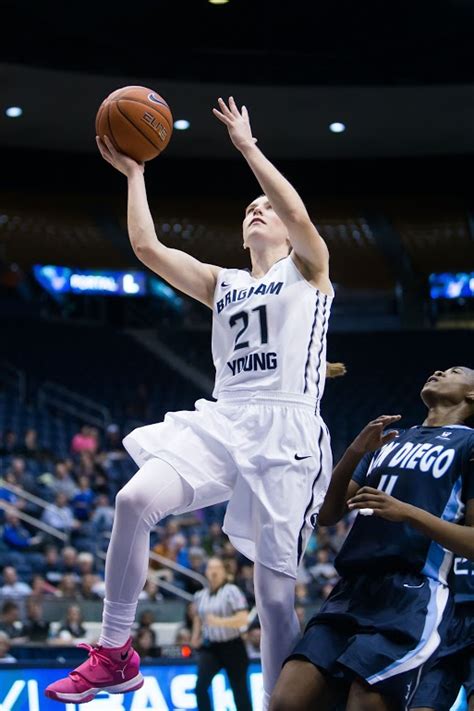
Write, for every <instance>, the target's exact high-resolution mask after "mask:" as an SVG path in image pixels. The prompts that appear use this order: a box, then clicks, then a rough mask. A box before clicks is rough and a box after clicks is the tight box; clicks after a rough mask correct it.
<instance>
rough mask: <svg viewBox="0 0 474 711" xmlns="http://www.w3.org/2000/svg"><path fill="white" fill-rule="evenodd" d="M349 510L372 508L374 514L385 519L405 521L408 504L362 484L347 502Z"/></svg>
mask: <svg viewBox="0 0 474 711" xmlns="http://www.w3.org/2000/svg"><path fill="white" fill-rule="evenodd" d="M347 507H348V509H349V511H357V510H358V509H368V510H369V511H370V510H372V511H373V514H374V516H380V517H381V518H385V519H387V521H405V520H407V518H408V513H409V509H410V508H412V509H413V507H410V504H406V503H405V502H404V501H399V500H398V499H396V498H395V497H394V496H390V494H386V493H385V491H379V490H378V489H373V488H372V487H371V486H363V487H362V489H359V491H358V492H357V494H356V495H355V496H353V497H352V499H349V500H348V502H347Z"/></svg>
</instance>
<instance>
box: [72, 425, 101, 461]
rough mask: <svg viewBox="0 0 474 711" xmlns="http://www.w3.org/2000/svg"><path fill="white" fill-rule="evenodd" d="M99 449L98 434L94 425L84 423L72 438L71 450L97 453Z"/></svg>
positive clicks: (74, 452) (76, 452) (78, 452)
mask: <svg viewBox="0 0 474 711" xmlns="http://www.w3.org/2000/svg"><path fill="white" fill-rule="evenodd" d="M97 449H98V441H97V436H96V434H95V432H94V430H93V428H92V427H89V425H83V426H82V427H81V430H80V432H77V433H76V434H75V435H74V437H73V438H72V440H71V452H73V454H80V453H81V452H91V453H92V454H95V453H96V452H97Z"/></svg>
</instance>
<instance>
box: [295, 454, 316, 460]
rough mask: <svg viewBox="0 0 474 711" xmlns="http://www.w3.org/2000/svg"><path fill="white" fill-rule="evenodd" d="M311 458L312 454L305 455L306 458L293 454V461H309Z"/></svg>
mask: <svg viewBox="0 0 474 711" xmlns="http://www.w3.org/2000/svg"><path fill="white" fill-rule="evenodd" d="M312 456H313V455H312V454H307V455H306V457H299V456H298V455H297V454H295V459H297V460H298V461H300V460H301V459H309V458H310V457H312Z"/></svg>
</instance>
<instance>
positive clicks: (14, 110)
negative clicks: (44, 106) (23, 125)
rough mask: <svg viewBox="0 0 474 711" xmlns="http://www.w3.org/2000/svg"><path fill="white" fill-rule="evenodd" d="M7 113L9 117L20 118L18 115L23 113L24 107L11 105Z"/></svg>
mask: <svg viewBox="0 0 474 711" xmlns="http://www.w3.org/2000/svg"><path fill="white" fill-rule="evenodd" d="M5 113H6V115H7V116H8V117H9V118H18V116H21V115H22V113H23V109H21V108H20V107H19V106H9V107H8V109H6V110H5Z"/></svg>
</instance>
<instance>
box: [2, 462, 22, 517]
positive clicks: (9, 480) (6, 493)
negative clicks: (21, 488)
mask: <svg viewBox="0 0 474 711" xmlns="http://www.w3.org/2000/svg"><path fill="white" fill-rule="evenodd" d="M3 479H4V481H5V483H6V484H13V486H17V485H18V482H17V480H16V478H15V475H14V474H13V472H12V471H7V472H5V475H4V477H3ZM0 499H1V500H2V501H5V502H6V503H7V504H10V505H11V506H15V508H18V509H21V508H23V499H21V498H20V497H19V496H17V494H15V493H14V492H13V491H11V490H10V489H9V488H8V486H0Z"/></svg>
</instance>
